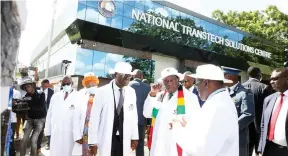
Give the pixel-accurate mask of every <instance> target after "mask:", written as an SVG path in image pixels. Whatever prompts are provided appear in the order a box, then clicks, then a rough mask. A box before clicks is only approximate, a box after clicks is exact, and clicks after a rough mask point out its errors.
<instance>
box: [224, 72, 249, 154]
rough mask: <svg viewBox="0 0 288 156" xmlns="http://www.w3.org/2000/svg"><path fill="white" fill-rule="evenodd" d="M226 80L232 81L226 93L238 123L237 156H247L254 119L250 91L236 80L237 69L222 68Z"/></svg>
mask: <svg viewBox="0 0 288 156" xmlns="http://www.w3.org/2000/svg"><path fill="white" fill-rule="evenodd" d="M222 68H223V71H224V74H225V75H224V76H225V78H226V79H229V80H231V81H233V83H231V84H229V86H228V84H227V86H228V91H229V93H230V96H231V98H232V99H233V101H234V103H235V106H236V109H237V113H238V123H239V156H248V154H249V150H248V149H249V148H248V145H249V125H250V123H251V122H252V121H253V119H254V100H253V94H252V92H251V90H250V89H246V88H244V87H243V86H242V85H241V83H240V82H239V80H238V76H239V75H238V74H239V73H240V72H241V71H240V70H238V69H234V68H228V67H222Z"/></svg>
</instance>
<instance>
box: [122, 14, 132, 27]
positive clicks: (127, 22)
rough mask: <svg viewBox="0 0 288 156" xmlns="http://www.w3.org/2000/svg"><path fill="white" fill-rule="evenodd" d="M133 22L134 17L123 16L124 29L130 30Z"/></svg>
mask: <svg viewBox="0 0 288 156" xmlns="http://www.w3.org/2000/svg"><path fill="white" fill-rule="evenodd" d="M132 23H133V19H131V18H127V17H123V29H124V30H128V28H130V25H131V24H132Z"/></svg>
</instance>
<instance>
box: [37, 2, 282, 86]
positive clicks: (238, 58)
mask: <svg viewBox="0 0 288 156" xmlns="http://www.w3.org/2000/svg"><path fill="white" fill-rule="evenodd" d="M61 3H65V5H64V4H62V6H65V8H62V9H61V11H62V13H59V15H58V18H57V20H56V21H55V24H54V28H55V27H56V30H55V31H53V42H52V50H51V55H50V61H49V62H50V63H49V68H48V70H49V74H48V77H49V78H51V77H55V78H56V79H57V78H59V76H60V75H62V74H63V71H64V67H63V63H62V62H63V60H69V61H71V62H72V63H71V64H70V66H69V67H68V69H67V74H70V75H75V77H81V75H84V74H85V73H86V72H94V73H95V74H96V75H97V76H99V77H101V78H103V80H104V79H105V82H106V81H107V80H109V79H110V78H111V75H110V74H109V70H111V69H112V68H113V67H114V65H115V63H116V62H118V61H126V62H130V63H131V64H132V66H133V68H138V69H141V70H142V71H143V72H144V76H145V78H147V79H148V80H149V81H150V82H153V81H154V80H156V79H157V78H159V77H160V72H161V70H162V69H163V68H165V67H175V68H177V69H178V70H179V71H180V72H184V71H186V70H191V71H192V72H194V71H195V69H196V67H197V66H198V65H201V64H206V63H212V64H216V65H219V66H227V67H232V68H238V69H241V70H242V71H243V72H241V81H245V80H247V76H246V70H247V69H248V67H249V66H258V67H259V68H260V69H261V70H262V72H263V75H264V79H265V78H266V79H268V78H269V75H270V74H271V69H273V68H274V67H280V66H282V62H283V49H284V48H283V47H282V46H279V45H276V44H274V43H272V42H270V41H267V40H264V39H261V38H259V37H256V36H253V35H251V34H248V33H246V32H243V31H241V30H239V29H236V28H233V27H230V26H227V25H225V24H222V23H220V22H218V21H215V20H213V19H210V18H207V17H205V16H202V15H200V14H197V13H195V12H193V11H191V10H187V9H185V8H181V7H179V6H177V5H175V4H172V3H169V2H167V1H151V0H145V1H144V0H143V1H141V0H137V1H125V0H110V1H107V0H105V1H104V0H99V1H74V0H73V1H65V2H61ZM60 6H61V4H60ZM45 39H46V40H47V38H44V42H45ZM44 42H43V43H44ZM46 43H47V42H46ZM45 45H47V44H42V45H39V46H38V47H37V48H36V49H35V51H34V55H33V57H34V58H33V61H32V64H33V65H35V66H38V68H39V71H40V73H39V75H40V78H43V77H44V75H45V74H44V73H45V69H46V68H47V61H48V54H47V46H45ZM79 80H80V79H79ZM79 80H78V81H79ZM103 82H104V81H103Z"/></svg>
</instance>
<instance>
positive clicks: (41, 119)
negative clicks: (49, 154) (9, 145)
mask: <svg viewBox="0 0 288 156" xmlns="http://www.w3.org/2000/svg"><path fill="white" fill-rule="evenodd" d="M20 88H21V89H22V90H24V91H26V94H25V97H30V98H31V100H30V101H28V107H29V109H28V112H27V119H26V121H25V124H24V127H23V131H24V136H23V138H22V139H21V144H20V156H25V155H26V149H27V144H28V143H30V142H31V152H30V155H31V156H36V155H37V140H38V137H39V135H40V133H41V131H42V130H43V127H44V124H45V116H46V109H45V94H44V93H41V94H40V93H38V92H37V91H36V84H35V82H34V81H32V80H30V79H27V80H25V81H23V82H22V84H21V86H20ZM31 132H32V136H31V140H30V134H31Z"/></svg>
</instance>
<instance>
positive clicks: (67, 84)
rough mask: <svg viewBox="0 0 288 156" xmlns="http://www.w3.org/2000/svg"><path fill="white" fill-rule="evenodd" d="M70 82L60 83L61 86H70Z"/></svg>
mask: <svg viewBox="0 0 288 156" xmlns="http://www.w3.org/2000/svg"><path fill="white" fill-rule="evenodd" d="M70 85H71V83H62V86H70Z"/></svg>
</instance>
